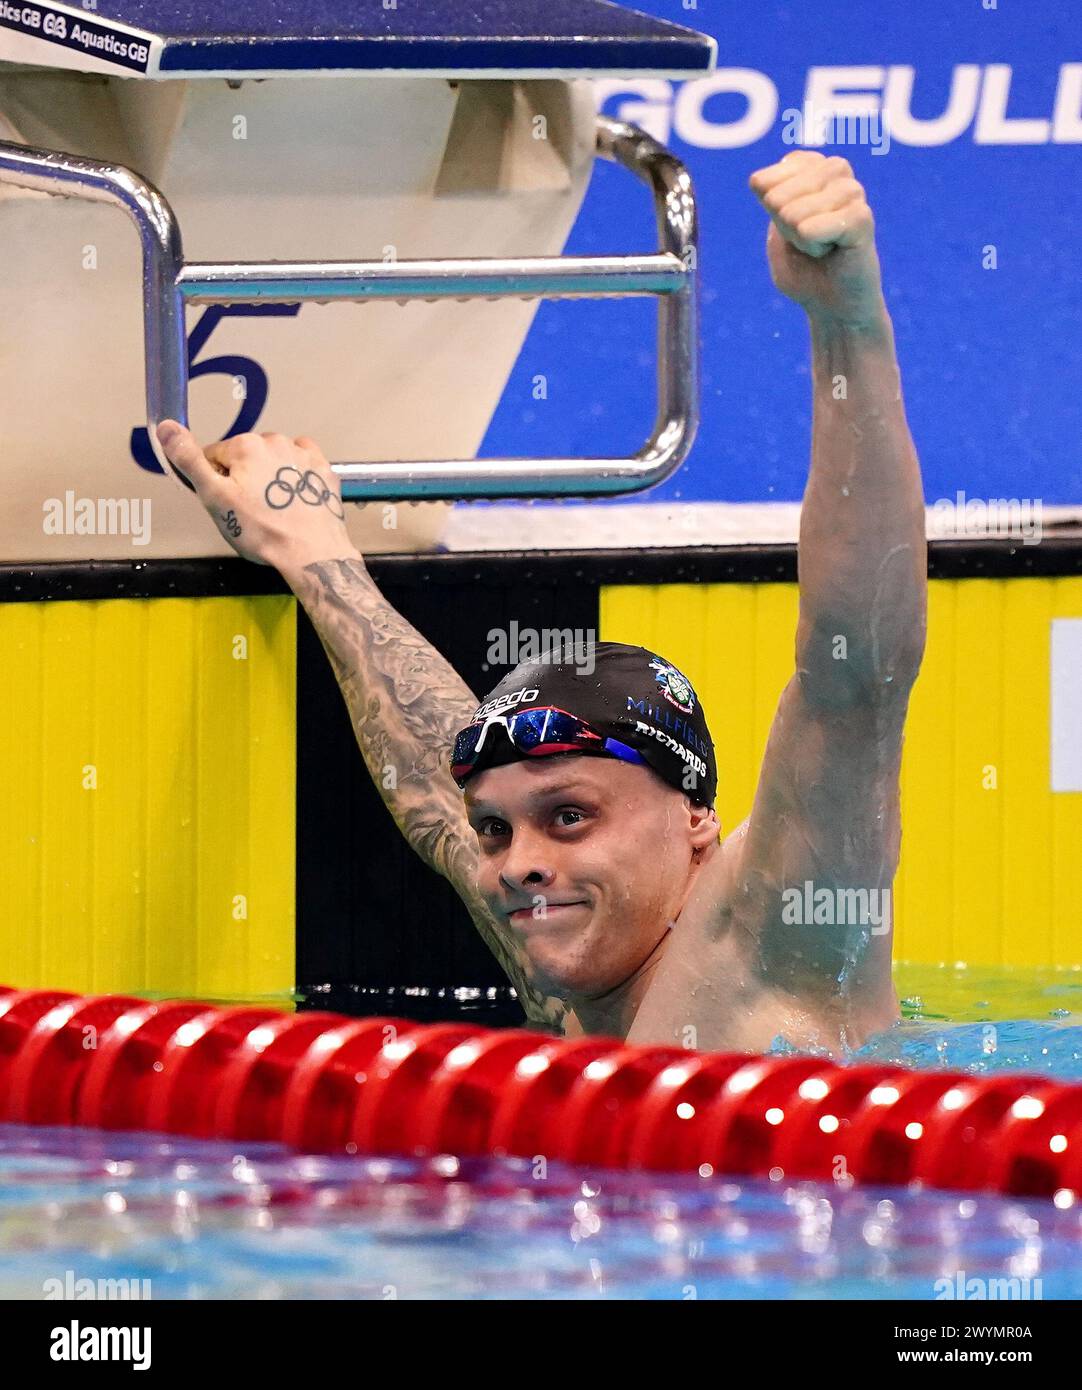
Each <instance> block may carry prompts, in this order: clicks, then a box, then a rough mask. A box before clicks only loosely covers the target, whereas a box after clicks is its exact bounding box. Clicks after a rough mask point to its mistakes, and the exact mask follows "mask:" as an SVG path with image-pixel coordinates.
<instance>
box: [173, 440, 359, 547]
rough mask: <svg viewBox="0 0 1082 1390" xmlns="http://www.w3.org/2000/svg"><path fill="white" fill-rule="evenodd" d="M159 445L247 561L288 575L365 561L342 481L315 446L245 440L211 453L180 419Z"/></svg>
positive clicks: (212, 447)
mask: <svg viewBox="0 0 1082 1390" xmlns="http://www.w3.org/2000/svg"><path fill="white" fill-rule="evenodd" d="M158 439H159V441H160V442H161V446H162V448H163V449H164V450H165V453H166V455H167V457H168V458H169V460H170V462H171V463H173V464H175V466H176V467H177V468H178V469H179V470H180V471H181V473H183V474H184V476H185V477H186V478H188V479H189V480H190V482H191V483H192V485H193V487H194V488H195V490H196V493H197V494H198V496H199V500H200V501H201V502H202V503H203V506H204V507H206V509H207V511H208V512H209V513H210V515H211V517H212V518H213V519H214V522H215V524H216V525H217V527H218V530H219V531H220V532H221V533H222V535H223V536H224V537H225V538H226V540H227V541H228V542H229V544H230V545H231V546H232V547H233V549H234V550H235V551H236V552H237V554H238V555H241V556H243V557H244V559H246V560H254V561H255V563H256V564H260V565H273V566H274V567H275V568H276V569H278V570H281V571H282V572H283V573H286V572H287V571H289V570H291V569H298V568H301V567H302V566H304V565H308V564H312V563H314V562H315V561H319V560H339V559H346V558H349V557H352V556H355V555H357V554H358V551H357V548H356V546H354V544H353V542H352V541H351V540H350V538H349V533H348V532H347V531H346V524H345V519H344V518H345V512H344V510H343V507H342V494H341V488H340V487H339V484H338V478H337V476H336V474H335V473H334V470H333V469H332V468H331V466H330V464H329V463H328V462H327V460H326V459H325V458H324V457H323V453H322V451H321V450H320V447H319V445H318V444H317V443H316V442H315V440H314V439H307V438H305V437H303V436H302V437H300V438H298V439H289V438H287V437H286V436H285V435H284V434H238V435H236V436H234V438H232V439H225V440H223V441H222V442H221V443H220V444H212V445H210V447H209V448H207V449H203V448H201V447H200V445H199V443H198V442H197V441H196V439H195V436H194V435H193V434H192V433H191V431H190V430H186V429H185V428H184V427H183V426H182V425H179V424H177V422H176V421H175V420H163V421H162V423H161V425H160V426H159V427H158Z"/></svg>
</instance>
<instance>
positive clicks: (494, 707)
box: [470, 686, 541, 724]
mask: <svg viewBox="0 0 1082 1390" xmlns="http://www.w3.org/2000/svg"><path fill="white" fill-rule="evenodd" d="M540 693H541V692H540V691H538V690H532V689H530V688H529V687H528V686H525V687H523V689H522V690H513V691H511V693H510V694H509V695H497V696H496V698H495V699H494V700H489V701H488V703H487V704H484V705H482V706H481V708H480V709H479V710H478V711H477V713H476V714H475V715H474V716H473V718H472V719H471V720H470V723H471V724H477V723H479V722H480V721H481V720H482V719H487V718H488V717H489V716H490V715H492V714H501V713H502V712H503V711H504V710H505V709H513V708H514V707H515V705H521V704H523V703H524V702H527V701H530V700H536V699H537V698H538V696H539V695H540Z"/></svg>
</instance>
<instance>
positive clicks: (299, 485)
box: [263, 464, 346, 520]
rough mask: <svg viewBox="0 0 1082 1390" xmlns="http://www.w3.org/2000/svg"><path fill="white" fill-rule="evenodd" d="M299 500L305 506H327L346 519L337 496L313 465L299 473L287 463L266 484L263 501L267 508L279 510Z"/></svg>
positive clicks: (333, 512) (335, 514)
mask: <svg viewBox="0 0 1082 1390" xmlns="http://www.w3.org/2000/svg"><path fill="white" fill-rule="evenodd" d="M298 499H299V500H300V501H301V502H303V503H304V504H305V505H306V506H308V507H326V508H327V510H328V511H329V512H330V513H331V514H332V515H333V516H336V517H338V518H339V520H342V519H344V518H345V515H346V514H345V512H344V510H343V509H342V503H341V501H340V499H339V498H338V497H337V496H336V494H335V493H334V491H333V489H331V488H329V487H328V486H327V483H326V482H325V481H324V479H323V478H322V477H321V476H320V474H318V473H317V472H316V470H315V469H314V468H309V469H306V470H305V472H304V473H302V472H301V471H300V469H299V468H294V467H293V466H292V464H286V465H285V466H284V467H282V468H279V470H278V472H277V473H276V474H275V475H274V477H273V478H272V479H271V481H270V482H269V483H268V484H267V488H266V491H265V492H264V493H263V500H264V501H265V502H266V504H267V506H268V507H271V508H273V509H274V511H276V512H280V511H284V510H285V508H286V507H289V506H292V505H293V503H294V502H295V501H297V500H298Z"/></svg>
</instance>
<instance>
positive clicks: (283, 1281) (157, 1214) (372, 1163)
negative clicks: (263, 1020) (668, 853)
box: [0, 986, 1082, 1299]
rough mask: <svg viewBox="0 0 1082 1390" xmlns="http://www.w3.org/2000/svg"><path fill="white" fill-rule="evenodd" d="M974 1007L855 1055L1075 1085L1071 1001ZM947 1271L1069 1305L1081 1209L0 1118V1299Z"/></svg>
mask: <svg viewBox="0 0 1082 1390" xmlns="http://www.w3.org/2000/svg"><path fill="white" fill-rule="evenodd" d="M1072 988H1076V986H1072ZM980 1004H981V1001H979V1000H978V1001H977V1003H976V1007H977V1016H976V1017H975V1018H974V1020H973V1021H971V1022H963V1023H945V1022H943V1021H941V1020H936V1019H935V1018H930V1017H927V1016H926V1014H922V1009H924V1008H925V1006H924V1005H923V1004H922V1005H921V1007H920V1008H918V1007H916V1006H915V1005H914V1003H913V1000H912V999H910V1000H909V1002H908V1006H907V1010H906V1011H907V1013H909V1014H910V1015H911V1017H910V1018H908V1019H907V1021H906V1022H904V1023H902V1024H900V1025H899V1026H898V1027H897V1028H895V1029H892V1030H891V1031H890V1032H888V1033H885V1034H883V1035H881V1036H880V1037H878V1038H876V1039H873V1040H872V1041H871V1042H870V1043H868V1044H867V1045H866V1046H865V1047H864V1048H862V1049H861V1050H860V1051H859V1052H858V1053H855V1054H854V1060H858V1061H866V1060H869V1059H873V1058H874V1059H879V1060H889V1061H892V1062H901V1063H903V1064H907V1065H915V1066H933V1067H950V1068H953V1069H958V1070H963V1071H972V1072H989V1071H1002V1070H1007V1069H1011V1070H1019V1069H1024V1070H1026V1071H1034V1072H1041V1073H1046V1074H1052V1075H1056V1076H1059V1077H1062V1078H1068V1077H1070V1078H1082V1026H1080V1024H1079V1022H1078V1021H1077V1019H1078V1015H1077V1013H1075V1011H1074V1010H1073V1009H1066V1008H1061V1007H1060V1004H1059V1003H1056V1002H1054V1003H1053V1007H1052V1008H1051V1009H1049V1010H1047V1012H1048V1013H1050V1014H1052V1017H1051V1018H1049V1019H1048V1020H1047V1021H1034V1020H1032V1019H1015V1020H1007V1021H1000V1022H996V1023H990V1022H987V1021H981V1019H980V1016H979V1009H980ZM959 1270H960V1271H963V1278H965V1279H972V1278H981V1279H986V1280H988V1279H1014V1280H1019V1281H1025V1280H1028V1281H1030V1282H1029V1283H1028V1284H1027V1283H1019V1284H1018V1285H1016V1286H1015V1287H1016V1288H1017V1289H1018V1290H1020V1291H1021V1292H1023V1293H1028V1294H1029V1295H1030V1296H1037V1297H1043V1298H1045V1299H1051V1298H1072V1299H1074V1298H1080V1297H1082V1207H1079V1206H1076V1207H1074V1208H1067V1209H1062V1210H1061V1209H1058V1208H1057V1207H1056V1206H1055V1205H1054V1204H1053V1203H1052V1202H1050V1201H1031V1200H1020V1199H1014V1198H1001V1197H995V1196H991V1195H987V1194H973V1195H970V1194H963V1193H945V1192H932V1191H923V1192H916V1191H907V1190H900V1189H872V1188H863V1189H861V1188H850V1189H848V1190H847V1189H844V1188H842V1187H839V1186H835V1185H833V1184H819V1183H810V1182H793V1181H787V1180H782V1181H780V1182H770V1181H766V1180H763V1181H759V1180H755V1181H745V1180H738V1181H734V1180H730V1179H726V1178H724V1177H713V1178H708V1179H701V1178H699V1177H696V1176H688V1177H683V1176H678V1177H673V1176H669V1175H660V1176H659V1175H654V1174H634V1173H605V1172H602V1173H588V1172H582V1171H573V1170H571V1169H569V1168H567V1167H564V1166H562V1165H557V1164H550V1165H549V1166H548V1168H547V1171H545V1172H541V1173H539V1172H537V1171H536V1170H535V1168H534V1167H533V1165H532V1164H531V1163H530V1162H528V1161H526V1160H518V1159H515V1160H505V1161H488V1160H485V1161H479V1160H467V1161H464V1162H462V1163H461V1164H460V1163H459V1162H457V1161H456V1160H454V1159H451V1158H444V1159H433V1160H425V1161H419V1160H408V1159H366V1158H348V1157H336V1158H326V1157H311V1156H303V1155H296V1154H291V1153H289V1152H288V1151H286V1150H284V1149H282V1148H280V1147H278V1146H274V1145H266V1144H260V1145H239V1144H236V1143H220V1142H200V1141H194V1140H187V1139H183V1140H182V1139H173V1138H165V1137H160V1136H153V1135H125V1134H100V1133H94V1132H91V1131H80V1130H62V1129H46V1128H32V1127H26V1126H13V1125H0V1298H32V1299H40V1298H42V1297H43V1294H44V1291H46V1290H48V1289H55V1288H58V1287H61V1286H64V1287H74V1285H75V1281H77V1280H91V1281H96V1280H99V1279H101V1280H106V1279H113V1280H115V1279H127V1280H133V1281H142V1280H148V1281H149V1293H150V1296H151V1297H152V1298H156V1299H165V1298H225V1297H228V1298H365V1299H388V1298H421V1299H424V1298H447V1297H454V1298H483V1299H488V1298H491V1299H506V1298H518V1299H606V1298H620V1299H627V1298H632V1299H688V1298H711V1299H725V1298H748V1297H755V1298H790V1299H791V1298H817V1297H829V1298H832V1299H833V1298H854V1299H868V1298H904V1299H934V1298H936V1297H937V1295H942V1294H943V1292H944V1285H943V1284H938V1285H937V1281H940V1280H946V1281H948V1285H949V1286H951V1287H953V1286H954V1281H955V1280H956V1277H957V1271H959ZM50 1281H59V1283H56V1282H53V1283H51V1282H50ZM1037 1281H1039V1283H1038V1282H1037ZM135 1287H136V1288H137V1289H141V1288H142V1285H141V1284H136V1285H135ZM80 1288H81V1289H82V1290H84V1291H85V1290H86V1288H87V1286H86V1285H82V1286H80Z"/></svg>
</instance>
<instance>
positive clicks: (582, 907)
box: [466, 755, 717, 1000]
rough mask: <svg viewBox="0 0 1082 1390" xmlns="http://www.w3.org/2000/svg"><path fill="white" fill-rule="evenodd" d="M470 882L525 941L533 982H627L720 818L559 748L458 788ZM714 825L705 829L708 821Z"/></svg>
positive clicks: (568, 987) (661, 932)
mask: <svg viewBox="0 0 1082 1390" xmlns="http://www.w3.org/2000/svg"><path fill="white" fill-rule="evenodd" d="M466 812H467V815H468V816H469V820H470V824H471V825H472V826H473V829H474V831H475V833H476V835H477V839H478V843H479V846H480V859H479V864H478V871H477V882H478V888H479V890H480V892H481V894H482V895H483V897H484V899H485V902H486V903H487V904H488V906H489V908H490V909H491V910H492V911H493V912H494V913H495V915H496V916H497V918H498V919H500V920H502V921H504V922H506V923H507V924H508V926H509V928H510V931H511V934H512V936H513V937H514V939H515V940H516V941H517V942H519V943H521V945H522V948H523V950H524V952H525V955H526V958H527V961H528V965H529V973H530V982H531V984H533V985H534V986H535V987H536V988H538V989H540V990H541V991H542V992H543V993H545V994H551V995H555V996H557V997H559V998H562V999H566V1000H573V999H574V998H575V997H576V996H578V997H584V998H595V997H597V996H600V995H602V994H605V993H607V992H608V991H609V990H611V989H614V988H616V987H617V986H618V985H621V984H623V983H624V981H625V980H627V979H628V978H629V977H630V976H632V975H633V974H634V973H635V971H636V970H638V968H639V967H640V966H641V965H642V964H643V963H644V962H645V961H646V960H647V959H648V957H649V956H650V955H651V954H652V953H653V952H654V950H655V948H656V946H657V945H658V942H659V941H660V940H661V939H662V937H664V936H665V934H666V932H667V930H668V923H669V922H671V921H674V920H675V918H676V916H677V914H678V913H679V911H680V909H681V907H682V906H683V904H684V900H685V897H686V895H687V892H688V888H689V884H690V882H691V878H692V875H693V863H694V860H693V855H694V852H695V850H696V848H697V847H705V845H706V844H708V843H709V842H710V841H711V839H716V837H717V823H716V821H714V820H713V818H712V817H709V818H708V817H707V816H706V813H705V812H703V811H702V809H701V808H693V807H692V805H691V803H690V802H689V801H688V799H687V797H685V796H682V795H681V794H680V792H678V791H677V790H676V789H675V788H671V787H668V786H666V784H665V783H664V782H662V781H661V779H660V778H658V777H656V776H655V775H654V774H653V773H652V772H650V771H649V770H648V769H646V768H643V767H636V766H633V765H632V764H629V763H625V762H619V761H617V760H616V759H614V758H588V757H576V756H574V755H570V756H558V757H551V758H535V759H532V760H523V761H521V762H514V763H508V764H506V765H505V766H503V767H493V768H488V769H486V770H485V771H484V772H480V773H478V774H477V775H476V776H474V777H472V778H471V779H470V781H469V782H468V784H467V787H466ZM711 827H712V828H711Z"/></svg>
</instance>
